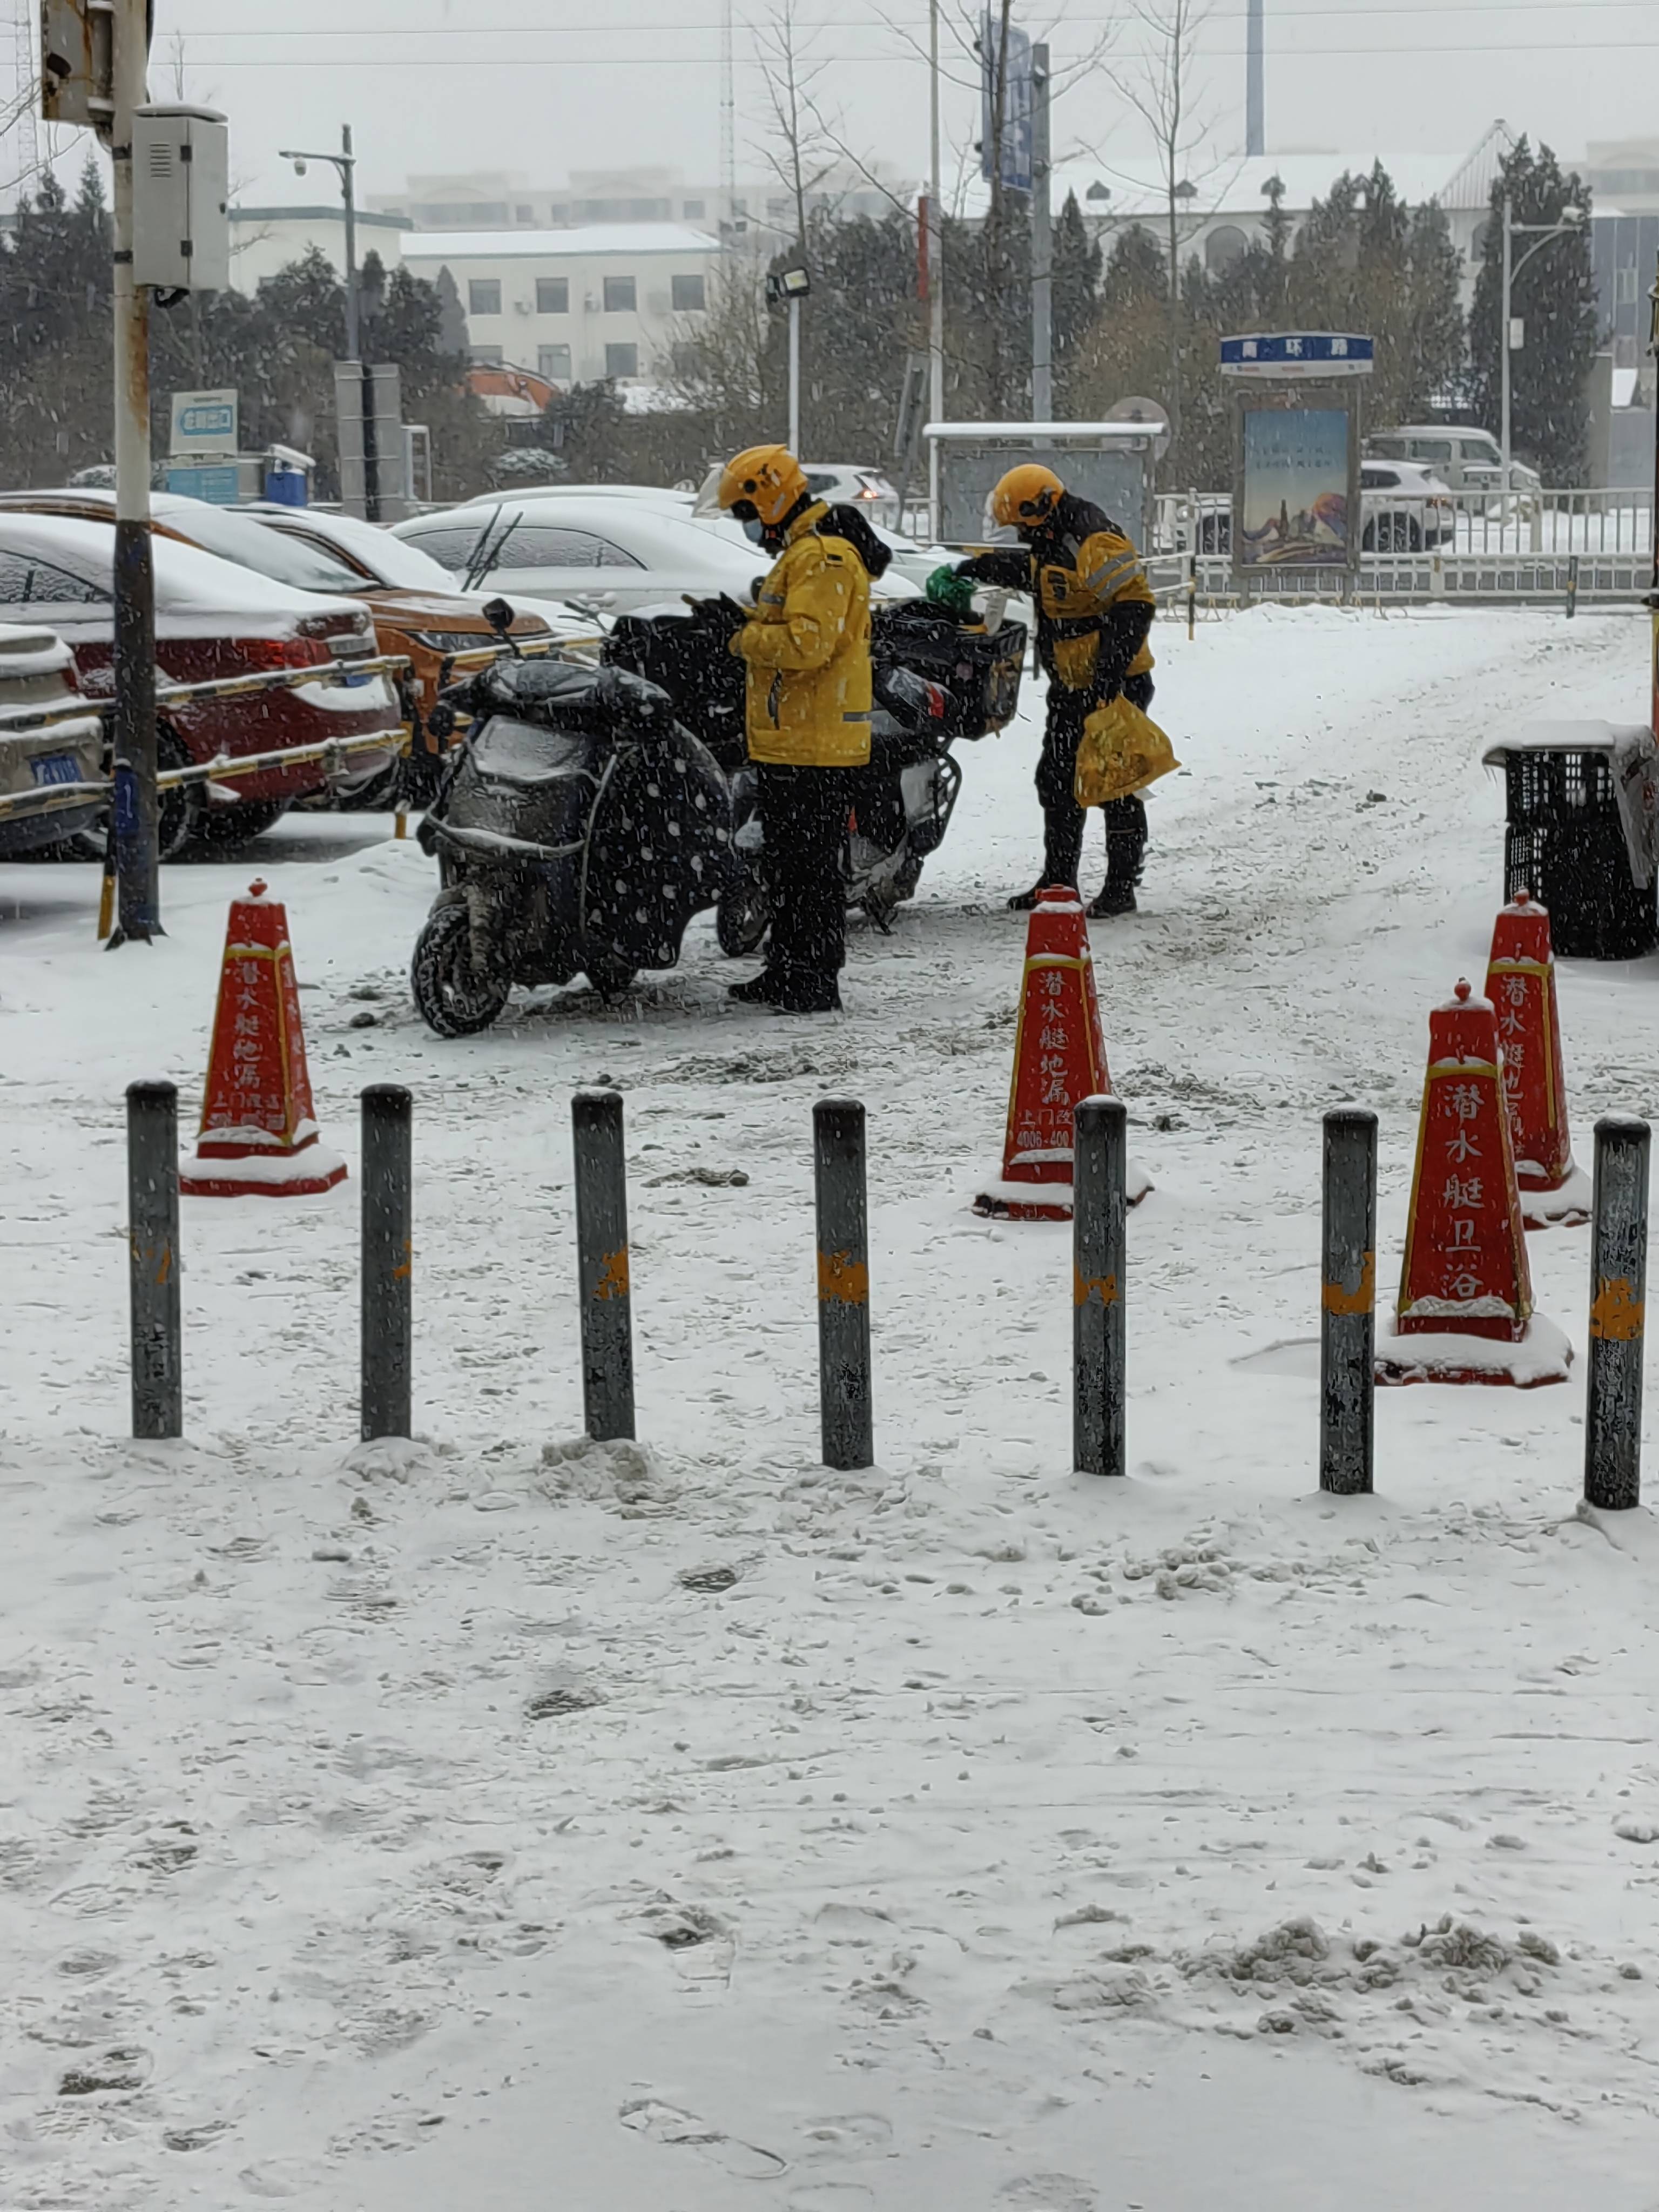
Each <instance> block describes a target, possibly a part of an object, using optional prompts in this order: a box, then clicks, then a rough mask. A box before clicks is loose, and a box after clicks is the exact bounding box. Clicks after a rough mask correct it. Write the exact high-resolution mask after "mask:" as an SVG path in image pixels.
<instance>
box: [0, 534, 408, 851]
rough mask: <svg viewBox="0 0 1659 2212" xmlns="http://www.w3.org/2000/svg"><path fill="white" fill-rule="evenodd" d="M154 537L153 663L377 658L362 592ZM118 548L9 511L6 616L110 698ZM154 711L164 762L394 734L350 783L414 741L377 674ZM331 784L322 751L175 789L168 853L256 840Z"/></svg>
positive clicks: (171, 666) (355, 761) (2, 569)
mask: <svg viewBox="0 0 1659 2212" xmlns="http://www.w3.org/2000/svg"><path fill="white" fill-rule="evenodd" d="M151 544H152V546H153V547H154V550H155V659H156V664H157V666H158V668H159V670H160V672H161V677H162V678H163V680H165V681H168V682H172V683H175V684H201V683H205V682H208V681H209V680H210V679H211V678H217V677H226V676H246V675H251V674H253V673H254V672H256V671H264V670H268V669H290V668H308V667H312V666H320V665H324V664H325V663H327V662H329V661H331V660H343V661H350V660H353V659H357V660H368V659H372V658H373V657H374V653H375V652H376V646H375V639H374V623H373V622H372V620H371V618H370V617H369V614H368V609H367V608H365V607H363V606H361V605H359V604H358V603H357V602H356V600H355V599H330V598H325V597H323V596H321V595H320V594H319V593H317V592H301V591H295V589H293V588H292V586H289V585H286V584H278V583H275V582H273V581H271V580H270V579H269V578H267V577H264V576H256V575H255V574H253V573H252V571H251V570H250V569H246V568H238V567H236V566H234V564H233V563H232V562H228V561H221V560H219V559H218V558H217V557H216V556H215V555H213V554H211V553H203V552H200V551H198V550H197V548H196V547H195V546H193V545H185V544H179V542H178V541H177V540H176V539H174V538H164V537H162V536H161V535H160V534H159V533H157V534H155V535H153V536H152V538H151ZM114 555H115V532H114V529H113V527H112V525H111V524H110V523H107V522H93V521H82V520H76V519H73V518H71V517H69V516H66V515H56V514H52V515H46V514H26V513H17V512H15V511H11V510H8V511H3V512H0V621H4V622H36V623H42V624H45V625H46V626H47V627H49V628H51V629H54V630H56V631H57V633H58V635H59V636H60V637H61V638H63V639H64V641H65V643H66V644H67V645H68V646H69V647H70V650H71V651H72V652H73V653H74V655H75V661H76V668H77V670H78V671H79V673H80V678H81V688H82V690H83V691H84V692H85V693H86V694H87V695H88V696H89V697H93V698H97V697H99V696H105V697H107V696H108V694H109V692H110V690H111V688H112V683H113V676H112V666H111V664H112V659H113V653H114V623H115V606H114V596H113V587H112V575H113V567H114ZM156 720H157V726H158V727H157V741H158V749H159V751H160V755H161V766H162V767H163V768H183V767H186V766H188V765H189V764H191V763H199V762H206V761H210V760H214V759H216V758H217V757H219V756H220V755H222V754H224V755H228V756H229V757H231V758H233V759H234V758H236V757H238V756H239V755H241V754H245V753H260V752H272V751H275V750H278V749H279V748H281V747H285V746H289V745H296V746H297V745H304V744H315V743H317V742H318V741H319V740H320V739H322V738H356V737H367V736H370V735H373V734H374V733H376V732H383V733H384V735H385V738H386V745H385V748H384V750H381V749H378V748H377V749H374V750H364V751H362V752H360V753H355V754H353V755H352V756H351V757H350V758H349V762H348V763H347V771H346V787H347V789H348V790H350V789H352V788H354V787H362V786H363V785H366V784H368V783H369V782H371V781H373V780H374V778H375V777H376V776H380V775H385V773H386V769H388V768H389V767H390V766H391V764H392V760H393V759H394V758H395V757H396V755H397V752H398V748H399V746H400V745H401V744H402V742H403V725H402V718H401V714H400V712H399V708H398V696H397V692H396V690H395V689H394V687H393V685H392V683H391V681H390V680H389V679H388V678H386V677H384V676H377V675H366V676H351V675H345V676H336V675H330V676H326V677H319V678H318V680H317V681H316V682H315V683H312V684H300V685H298V686H297V687H295V688H294V689H291V690H271V691H267V692H256V693H253V694H252V695H245V696H242V697H240V698H229V699H204V700H193V701H190V702H185V703H178V704H169V703H167V702H163V703H162V704H161V708H160V709H159V710H158V713H157V717H156ZM325 781H326V778H325V769H324V766H323V763H322V762H321V761H320V760H311V761H302V762H299V763H296V764H295V766H294V767H292V768H276V769H263V770H261V771H259V772H258V774H256V775H249V776H247V777H246V778H245V779H242V780H239V781H237V782H235V783H234V784H224V783H220V784H212V785H197V786H194V787H185V788H184V789H174V790H172V791H164V792H163V793H162V794H161V851H162V854H163V856H164V857H169V856H171V855H172V854H175V853H179V852H180V851H182V850H183V849H184V848H185V847H186V846H188V845H191V844H193V843H202V842H220V841H223V842H236V841H240V840H241V839H243V838H247V837H255V836H258V834H259V832H260V831H261V830H263V829H269V828H270V825H271V823H273V822H275V821H276V819H277V817H279V816H280V815H281V814H282V813H283V811H284V810H285V809H286V808H287V806H288V805H289V803H290V802H291V801H292V800H294V799H301V798H303V797H304V796H305V795H306V794H307V793H308V792H313V791H320V790H321V789H323V787H324V786H325Z"/></svg>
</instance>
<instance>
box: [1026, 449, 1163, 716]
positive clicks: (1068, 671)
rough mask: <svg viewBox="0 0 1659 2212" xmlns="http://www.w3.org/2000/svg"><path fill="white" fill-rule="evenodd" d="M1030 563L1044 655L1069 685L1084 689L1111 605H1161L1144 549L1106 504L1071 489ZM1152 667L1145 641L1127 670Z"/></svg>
mask: <svg viewBox="0 0 1659 2212" xmlns="http://www.w3.org/2000/svg"><path fill="white" fill-rule="evenodd" d="M1031 569H1032V579H1033V584H1034V587H1035V596H1036V607H1037V653H1038V657H1039V659H1041V660H1042V665H1043V666H1044V667H1045V668H1046V669H1047V670H1048V673H1049V675H1050V676H1051V677H1053V678H1055V680H1056V681H1058V682H1059V683H1060V684H1063V685H1064V686H1065V688H1066V690H1068V691H1085V690H1088V689H1089V686H1090V684H1091V682H1092V681H1093V678H1094V673H1095V662H1096V660H1097V658H1098V655H1099V652H1100V634H1101V626H1102V624H1103V622H1104V620H1105V618H1106V617H1107V616H1108V615H1109V612H1110V611H1111V610H1112V608H1113V607H1114V606H1118V605H1125V604H1129V605H1133V604H1135V603H1139V604H1140V605H1148V606H1151V605H1156V601H1155V599H1154V597H1153V593H1152V586H1151V585H1150V584H1149V583H1148V582H1147V580H1146V570H1145V569H1144V568H1142V567H1141V565H1140V556H1139V554H1138V553H1137V552H1136V551H1135V549H1134V547H1133V545H1132V544H1131V543H1130V542H1129V540H1128V538H1126V537H1125V536H1124V534H1123V532H1121V530H1120V529H1119V528H1118V526H1117V525H1116V523H1115V522H1114V521H1113V520H1112V519H1111V517H1110V516H1109V515H1108V514H1107V513H1105V512H1104V511H1103V509H1102V508H1100V507H1096V506H1095V505H1093V503H1092V502H1091V501H1088V500H1085V499H1078V498H1075V497H1073V495H1072V494H1071V493H1070V492H1067V493H1066V495H1065V496H1064V497H1063V498H1062V499H1061V500H1060V502H1059V504H1058V505H1057V506H1056V507H1055V508H1054V513H1053V514H1052V515H1051V516H1050V517H1049V519H1048V521H1047V522H1046V523H1045V524H1044V526H1043V527H1042V529H1041V530H1040V531H1038V532H1037V533H1036V537H1035V538H1033V540H1032V541H1031ZM1151 672H1152V653H1151V651H1150V649H1149V648H1148V647H1146V646H1145V645H1142V646H1141V647H1140V648H1139V651H1138V652H1137V653H1136V654H1135V656H1134V659H1133V660H1132V661H1131V662H1130V664H1129V666H1128V668H1127V670H1126V671H1125V674H1126V675H1128V676H1146V675H1149V674H1150V673H1151Z"/></svg>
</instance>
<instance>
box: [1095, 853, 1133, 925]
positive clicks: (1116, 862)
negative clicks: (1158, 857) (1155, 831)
mask: <svg viewBox="0 0 1659 2212" xmlns="http://www.w3.org/2000/svg"><path fill="white" fill-rule="evenodd" d="M1145 854H1146V838H1145V837H1144V836H1140V835H1139V834H1137V835H1133V836H1117V837H1108V838H1107V840H1106V880H1105V882H1104V883H1103V884H1102V885H1101V888H1100V896H1099V897H1098V898H1097V899H1096V900H1095V901H1094V902H1093V904H1092V905H1091V907H1090V908H1089V911H1090V913H1091V915H1093V916H1094V918H1095V920H1096V921H1110V920H1112V919H1113V918H1114V917H1115V915H1121V914H1133V912H1134V911H1135V885H1136V884H1138V883H1139V881H1140V869H1141V862H1142V860H1143V858H1144V856H1145Z"/></svg>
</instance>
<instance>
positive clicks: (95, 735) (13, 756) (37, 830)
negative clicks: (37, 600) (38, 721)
mask: <svg viewBox="0 0 1659 2212" xmlns="http://www.w3.org/2000/svg"><path fill="white" fill-rule="evenodd" d="M75 697H76V678H75V659H74V655H73V654H72V653H70V649H69V647H68V646H66V645H65V644H64V641H63V639H62V638H61V637H59V636H58V634H57V632H56V631H55V630H50V629H38V628H36V627H34V626H33V625H26V624H24V623H0V708H5V709H7V710H9V711H8V714H7V719H6V720H4V721H3V722H0V797H4V798H12V797H15V796H16V795H17V794H18V793H23V792H29V793H33V792H38V791H52V790H62V791H64V792H65V793H67V792H68V791H70V790H71V789H72V788H74V787H76V785H80V784H93V783H97V782H98V781H100V779H101V777H102V775H103V773H104V767H103V763H104V726H103V722H102V720H101V718H100V716H99V715H97V714H93V713H88V714H78V715H76V718H75V719H74V720H73V721H67V722H52V723H49V724H46V726H40V725H37V726H35V727H34V728H33V729H30V728H28V727H27V726H21V727H20V726H19V722H18V721H17V720H13V719H12V717H13V716H14V715H19V714H20V710H21V709H22V708H42V707H61V706H63V705H64V703H65V702H68V701H70V700H73V699H74V698H75ZM20 719H21V716H20ZM101 811H102V802H101V800H100V799H99V798H98V797H96V796H95V795H94V796H92V797H90V798H88V799H86V800H85V802H84V804H82V805H79V806H60V807H57V808H54V809H53V811H52V812H51V813H49V814H22V815H13V816H6V815H3V814H0V860H15V859H16V858H17V857H18V856H19V854H23V853H33V852H39V851H40V850H41V849H42V848H44V847H46V846H51V845H58V844H61V843H63V842H64V840H65V839H67V838H70V837H74V836H77V835H79V834H80V833H82V832H83V831H86V830H89V829H91V828H92V826H93V824H94V822H95V821H96V820H97V819H98V817H99V815H100V812H101Z"/></svg>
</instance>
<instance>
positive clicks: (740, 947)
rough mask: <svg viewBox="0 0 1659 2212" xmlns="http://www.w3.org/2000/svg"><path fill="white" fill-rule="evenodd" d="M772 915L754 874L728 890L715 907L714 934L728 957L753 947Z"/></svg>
mask: <svg viewBox="0 0 1659 2212" xmlns="http://www.w3.org/2000/svg"><path fill="white" fill-rule="evenodd" d="M771 919H772V902H771V900H770V899H769V898H768V896H766V886H765V885H764V884H762V883H760V882H758V881H757V879H756V878H754V877H753V876H750V877H748V878H745V880H744V882H742V883H741V884H738V887H737V889H736V890H729V891H727V893H726V896H725V897H724V898H723V899H721V901H720V903H719V905H718V906H717V907H716V908H714V937H715V939H716V941H717V943H718V944H719V945H720V951H722V952H724V953H725V954H726V957H727V958H728V959H730V960H741V959H742V958H743V957H744V955H745V954H746V953H750V952H753V951H757V949H758V947H759V945H760V941H761V939H762V938H763V937H764V936H765V934H766V932H767V927H768V925H769V922H770V921H771Z"/></svg>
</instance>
